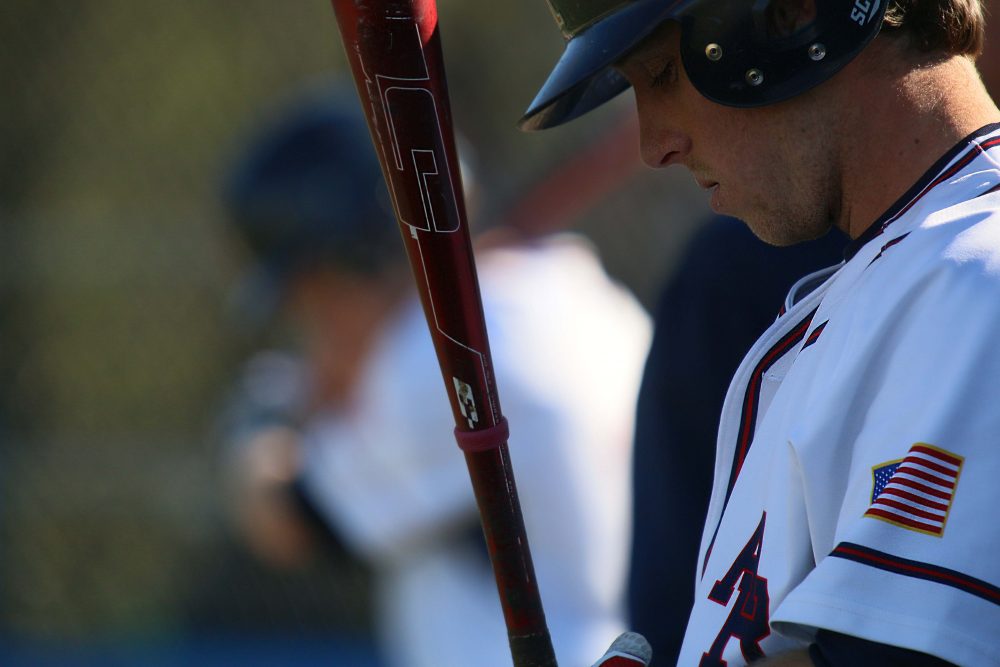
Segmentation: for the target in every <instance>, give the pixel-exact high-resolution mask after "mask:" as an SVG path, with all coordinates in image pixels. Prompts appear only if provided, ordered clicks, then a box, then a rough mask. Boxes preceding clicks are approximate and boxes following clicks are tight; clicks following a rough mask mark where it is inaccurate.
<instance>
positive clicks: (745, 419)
mask: <svg viewBox="0 0 1000 667" xmlns="http://www.w3.org/2000/svg"><path fill="white" fill-rule="evenodd" d="M815 314H816V311H815V310H813V311H812V312H811V313H809V314H808V315H807V316H806V318H805V319H804V320H802V321H801V322H799V324H798V325H797V326H796V327H795V328H794V329H792V330H791V331H789V332H788V333H787V334H785V336H784V337H782V339H781V340H779V341H778V342H777V343H775V344H774V347H772V348H771V349H770V350H768V352H767V354H765V355H764V357H763V358H762V359H761V360H760V361H759V362H758V363H757V366H756V367H755V368H754V369H753V374H752V375H751V376H750V383H749V385H747V391H746V395H745V397H744V399H743V414H742V416H741V419H740V439H739V441H738V445H737V448H736V457H735V459H734V461H733V463H734V466H733V471H732V473H731V474H730V476H729V488H728V489H727V491H726V500H729V494H730V493H732V492H733V486H734V485H735V484H736V478H737V477H739V475H740V470H741V469H742V468H743V462H744V461H745V460H746V457H747V453H748V452H749V451H750V443H751V441H752V440H753V434H754V428H755V426H756V420H757V406H758V404H759V401H760V387H761V384H763V381H764V373H766V372H767V370H768V369H769V368H771V366H773V365H774V363H775V362H776V361H777V360H778V359H780V358H781V357H782V356H783V355H784V354H785V353H786V352H787V351H788V350H789V349H790V348H792V347H793V346H795V345H796V344H797V343H798V342H799V341H801V340H802V337H803V336H805V334H806V331H808V329H809V325H810V324H811V323H812V318H813V315H815Z"/></svg>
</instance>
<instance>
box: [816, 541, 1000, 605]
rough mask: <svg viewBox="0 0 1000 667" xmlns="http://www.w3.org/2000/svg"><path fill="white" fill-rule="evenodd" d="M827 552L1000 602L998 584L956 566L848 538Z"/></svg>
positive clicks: (996, 602) (989, 600)
mask: <svg viewBox="0 0 1000 667" xmlns="http://www.w3.org/2000/svg"><path fill="white" fill-rule="evenodd" d="M830 555H831V556H835V557H837V558H843V559H845V560H850V561H854V562H856V563H860V564H862V565H870V566H872V567H876V568H878V569H880V570H885V571H886V572H893V573H895V574H901V575H904V576H908V577H915V578H917V579H924V580H926V581H933V582H935V583H939V584H942V585H945V586H951V587H952V588H957V589H958V590H962V591H965V592H966V593H971V594H972V595H975V596H976V597H979V598H982V599H983V600H986V601H987V602H992V603H993V604H996V605H1000V588H997V587H996V586H994V585H993V584H991V583H989V582H987V581H983V580H981V579H976V578H975V577H970V576H969V575H967V574H962V573H961V572H956V571H955V570H949V569H948V568H944V567H940V566H937V565H931V564H930V563H921V562H919V561H915V560H909V559H906V558H900V557H899V556H893V555H892V554H888V553H885V552H882V551H877V550H876V549H872V548H870V547H865V546H862V545H860V544H852V543H850V542H841V543H840V544H838V545H837V546H836V548H834V550H833V551H831V552H830Z"/></svg>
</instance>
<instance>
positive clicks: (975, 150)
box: [882, 137, 1000, 250]
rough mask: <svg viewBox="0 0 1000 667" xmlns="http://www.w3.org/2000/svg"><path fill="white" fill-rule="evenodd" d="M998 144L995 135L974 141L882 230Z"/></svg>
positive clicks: (883, 224)
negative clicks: (977, 141) (967, 149)
mask: <svg viewBox="0 0 1000 667" xmlns="http://www.w3.org/2000/svg"><path fill="white" fill-rule="evenodd" d="M997 146H1000V137H994V138H992V139H989V140H987V141H984V142H983V143H981V144H977V143H976V142H972V145H971V148H970V150H969V151H968V152H967V153H966V154H965V155H963V156H962V157H960V158H959V159H958V161H957V162H956V163H955V164H953V165H952V166H951V168H950V169H948V170H947V171H945V172H944V173H943V174H941V175H940V176H938V177H937V178H935V179H934V180H933V181H931V182H930V183H928V184H927V187H925V188H924V189H923V190H921V191H920V194H918V195H917V196H916V197H914V198H913V199H912V200H910V203H909V204H907V205H906V206H904V207H903V208H901V209H900V210H899V212H898V213H896V215H894V216H892V217H891V218H889V219H888V220H886V221H885V222H883V223H882V231H883V232H884V231H885V229H886V227H888V226H889V225H891V224H892V223H893V222H895V221H896V220H898V219H899V218H901V217H902V216H903V214H905V213H906V212H907V211H909V210H910V209H911V208H913V207H914V206H915V205H916V203H917V202H918V201H920V200H921V199H923V198H924V196H925V195H926V194H927V193H928V192H930V191H931V190H933V189H934V188H936V187H937V186H939V185H941V184H942V183H944V182H945V181H947V180H948V179H949V178H951V177H953V176H954V175H955V174H957V173H958V172H960V171H962V170H963V169H965V168H966V167H967V166H968V165H969V163H970V162H972V161H973V160H974V159H976V158H977V157H979V156H980V155H982V154H983V153H985V152H986V151H988V150H989V149H991V148H995V147H997ZM900 240H902V239H900ZM883 250H885V248H883Z"/></svg>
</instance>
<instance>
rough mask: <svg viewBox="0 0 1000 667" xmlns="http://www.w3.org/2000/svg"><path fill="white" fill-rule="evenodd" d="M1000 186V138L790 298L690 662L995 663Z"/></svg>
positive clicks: (708, 560)
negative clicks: (913, 656)
mask: <svg viewBox="0 0 1000 667" xmlns="http://www.w3.org/2000/svg"><path fill="white" fill-rule="evenodd" d="M873 177H876V178H877V175H874V176H873ZM998 184H1000V124H997V125H991V126H987V127H986V128H984V129H983V130H981V131H980V132H978V133H976V134H975V135H973V136H972V137H970V138H969V139H968V140H967V141H964V142H962V143H961V144H960V145H959V146H957V147H955V148H954V149H953V150H952V151H951V152H949V153H948V154H947V155H946V156H944V157H943V158H942V159H941V160H940V161H939V162H938V163H937V164H936V165H935V166H934V167H932V168H931V170H930V171H929V172H928V173H927V174H926V175H925V176H924V178H922V179H921V180H920V182H918V183H917V184H916V185H915V186H914V187H913V188H912V189H911V190H910V191H909V192H908V193H907V194H906V195H904V196H903V197H902V198H901V199H900V200H899V201H898V202H897V203H896V204H895V205H894V206H893V207H892V208H891V209H890V210H889V211H888V212H887V213H886V214H884V215H883V217H882V218H880V220H879V221H877V222H876V223H875V224H874V225H873V226H872V228H870V229H869V231H868V232H867V233H866V234H864V235H863V236H862V237H861V238H859V239H858V240H857V241H856V242H854V243H853V244H852V245H851V247H850V248H849V249H848V260H847V261H846V262H845V263H844V264H842V265H841V266H839V267H834V268H832V269H828V270H826V271H821V272H819V273H818V274H814V275H813V276H809V277H807V278H805V279H803V280H802V281H800V282H799V283H798V284H797V285H796V286H795V287H793V289H792V292H791V294H790V295H789V299H788V301H787V302H786V306H785V312H784V313H783V314H782V315H781V316H780V317H779V318H778V320H777V321H776V322H775V323H774V324H773V325H772V326H771V327H770V328H769V329H768V331H767V332H765V334H764V335H763V336H762V337H761V339H760V340H759V341H758V342H757V343H756V344H755V345H754V347H753V348H752V349H751V351H750V353H749V354H748V356H747V357H746V359H745V360H744V362H743V363H742V365H741V366H740V368H739V370H738V371H737V373H736V376H735V378H734V379H733V382H732V384H731V385H730V389H729V393H728V395H727V397H726V401H725V405H724V408H723V414H722V422H721V426H720V429H719V442H718V457H717V462H716V471H715V487H714V490H713V496H712V501H711V505H710V507H709V512H708V518H707V520H706V525H705V532H704V534H703V537H702V545H701V554H700V559H699V571H698V572H697V573H696V577H697V579H696V581H697V584H696V594H695V603H694V608H693V610H692V613H691V618H690V620H689V623H688V628H687V633H686V636H685V640H684V646H683V649H682V651H681V657H680V660H679V664H680V665H684V666H685V667H687V666H690V665H702V666H706V665H723V664H728V665H730V666H732V665H742V664H745V663H746V662H748V661H750V660H752V659H754V658H756V657H759V656H761V655H773V654H777V653H780V652H782V651H785V650H789V649H794V648H802V647H804V646H806V645H807V644H808V643H809V642H810V640H811V639H812V638H813V636H814V635H815V632H816V629H817V628H826V629H829V630H833V631H836V632H840V633H843V634H847V635H852V636H856V637H860V638H862V639H867V640H870V641H875V642H880V643H883V644H890V645H894V646H900V647H904V648H908V649H912V650H916V651H921V652H924V653H929V654H932V655H935V656H938V657H940V658H943V659H945V660H948V661H951V662H954V663H957V664H960V665H977V666H979V665H1000V519H998V518H997V512H998V510H1000V190H998V189H997V187H998Z"/></svg>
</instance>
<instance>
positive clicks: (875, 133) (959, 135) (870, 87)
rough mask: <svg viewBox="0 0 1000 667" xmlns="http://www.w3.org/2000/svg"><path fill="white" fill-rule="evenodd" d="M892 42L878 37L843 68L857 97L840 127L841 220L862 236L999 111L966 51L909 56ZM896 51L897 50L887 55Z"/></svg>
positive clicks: (998, 117) (996, 118)
mask: <svg viewBox="0 0 1000 667" xmlns="http://www.w3.org/2000/svg"><path fill="white" fill-rule="evenodd" d="M900 48H901V47H900V46H899V45H898V44H895V43H893V42H892V41H890V40H876V43H875V44H873V45H872V48H869V49H867V51H866V52H865V53H863V54H862V56H861V57H859V58H858V59H857V60H855V61H854V62H853V63H852V64H851V65H850V66H849V67H848V69H845V71H844V74H848V71H849V70H853V71H851V73H850V75H849V76H847V77H844V80H845V83H844V86H846V87H847V88H848V89H849V90H845V91H843V92H845V93H846V94H847V95H848V97H846V98H843V99H850V100H860V102H859V103H856V104H854V105H852V106H851V108H850V110H849V111H847V112H846V114H845V115H844V117H843V119H842V122H841V123H839V124H838V126H839V127H840V128H841V131H842V135H841V142H840V143H841V147H842V152H841V155H840V156H839V157H840V164H841V166H842V171H841V173H842V189H841V193H840V196H841V206H840V215H839V219H838V220H837V221H836V225H837V227H838V228H840V229H841V230H842V231H844V232H846V233H847V234H848V235H849V236H850V237H851V238H857V237H858V236H860V235H861V234H862V233H863V232H864V231H865V229H867V228H868V226H869V225H871V223H872V222H873V221H874V220H876V219H877V218H878V217H879V216H880V215H881V214H882V213H883V212H885V210H886V209H888V208H889V206H891V205H892V204H893V203H894V202H895V201H896V200H897V199H898V198H899V197H901V196H902V195H903V193H905V192H906V191H907V190H908V189H909V188H910V187H911V186H912V185H913V183H914V182H916V181H917V179H919V178H920V177H921V176H922V175H923V174H924V172H926V171H927V169H929V168H930V167H931V166H932V165H933V164H934V162H935V161H936V160H937V159H938V158H940V157H941V155H943V154H944V153H945V152H947V151H948V150H949V149H950V148H952V147H953V146H954V145H955V144H956V143H958V142H959V141H961V140H962V139H963V138H965V137H967V136H968V135H969V134H971V133H972V132H974V131H976V130H977V129H979V128H981V127H983V126H984V125H987V124H989V123H994V122H1000V111H998V110H997V107H996V105H995V104H994V103H993V101H992V100H991V99H990V96H989V95H988V94H987V93H986V90H985V89H984V88H983V85H982V82H981V81H980V79H979V76H978V75H977V74H976V70H975V67H974V65H973V63H972V61H971V60H969V59H968V58H965V57H962V56H954V57H947V58H936V59H933V60H931V59H928V58H927V57H926V56H924V60H923V61H922V62H913V61H912V59H911V61H910V62H907V63H906V65H905V66H897V67H892V66H891V65H886V63H894V62H895V63H900V62H901V61H903V58H905V56H904V57H903V58H901V56H900V53H899V51H898V49H900ZM887 50H892V51H893V53H886V51H887Z"/></svg>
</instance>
